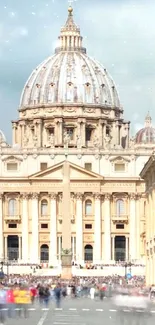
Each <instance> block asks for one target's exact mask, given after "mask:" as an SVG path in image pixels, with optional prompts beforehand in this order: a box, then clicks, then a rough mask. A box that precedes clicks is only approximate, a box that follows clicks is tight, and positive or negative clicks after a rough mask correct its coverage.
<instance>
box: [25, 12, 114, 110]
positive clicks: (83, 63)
mask: <svg viewBox="0 0 155 325" xmlns="http://www.w3.org/2000/svg"><path fill="white" fill-rule="evenodd" d="M59 41H60V47H59V48H57V49H56V53H55V55H54V56H51V57H49V58H47V59H46V60H45V61H44V62H42V63H41V64H40V65H39V66H38V67H37V68H36V69H35V70H34V71H33V72H32V74H31V76H30V78H29V79H28V81H27V82H26V85H25V87H24V89H23V92H22V96H21V101H20V108H21V109H22V108H25V107H32V106H35V105H47V104H48V105H49V104H59V103H60V104H71V103H77V104H89V105H91V104H92V105H102V106H110V107H117V108H120V101H119V97H118V94H117V90H116V87H115V85H114V82H113V80H112V78H111V77H110V76H109V74H108V72H107V70H106V69H105V68H104V67H103V66H102V65H101V64H100V63H98V62H97V61H95V60H94V59H92V58H90V57H88V56H87V55H86V50H85V49H84V48H83V47H82V37H81V35H80V29H79V28H78V27H77V26H76V25H75V23H74V20H73V15H72V9H71V8H69V15H68V19H67V22H66V24H65V26H64V27H63V28H62V29H61V35H60V37H59Z"/></svg>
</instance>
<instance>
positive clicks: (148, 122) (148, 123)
mask: <svg viewBox="0 0 155 325" xmlns="http://www.w3.org/2000/svg"><path fill="white" fill-rule="evenodd" d="M148 127H152V118H151V116H150V113H149V112H148V113H147V115H146V117H145V128H148Z"/></svg>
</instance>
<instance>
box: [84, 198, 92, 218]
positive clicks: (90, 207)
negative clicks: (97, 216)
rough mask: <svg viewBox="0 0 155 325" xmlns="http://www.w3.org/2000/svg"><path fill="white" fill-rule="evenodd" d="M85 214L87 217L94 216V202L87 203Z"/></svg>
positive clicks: (88, 201)
mask: <svg viewBox="0 0 155 325" xmlns="http://www.w3.org/2000/svg"><path fill="white" fill-rule="evenodd" d="M85 214H86V216H89V215H91V214H92V201H91V200H87V201H86V202H85Z"/></svg>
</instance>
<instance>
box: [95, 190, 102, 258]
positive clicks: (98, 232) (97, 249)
mask: <svg viewBox="0 0 155 325" xmlns="http://www.w3.org/2000/svg"><path fill="white" fill-rule="evenodd" d="M94 197H95V225H94V253H93V260H94V261H93V262H94V264H95V263H100V262H101V195H100V194H99V193H95V194H94Z"/></svg>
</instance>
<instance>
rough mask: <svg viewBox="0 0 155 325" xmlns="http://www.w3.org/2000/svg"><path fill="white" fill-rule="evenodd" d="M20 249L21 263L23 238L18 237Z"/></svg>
mask: <svg viewBox="0 0 155 325" xmlns="http://www.w3.org/2000/svg"><path fill="white" fill-rule="evenodd" d="M18 247H19V261H21V259H22V237H21V236H19V237H18Z"/></svg>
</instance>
